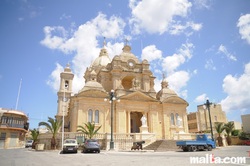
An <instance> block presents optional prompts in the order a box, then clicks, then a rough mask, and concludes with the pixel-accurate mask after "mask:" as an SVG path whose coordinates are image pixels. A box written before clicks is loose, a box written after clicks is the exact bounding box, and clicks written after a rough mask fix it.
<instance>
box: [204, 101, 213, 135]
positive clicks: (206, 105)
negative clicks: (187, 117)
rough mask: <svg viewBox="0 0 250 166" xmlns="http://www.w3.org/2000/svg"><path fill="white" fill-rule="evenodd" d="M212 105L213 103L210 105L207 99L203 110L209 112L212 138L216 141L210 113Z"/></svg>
mask: <svg viewBox="0 0 250 166" xmlns="http://www.w3.org/2000/svg"><path fill="white" fill-rule="evenodd" d="M211 104H213V103H210V102H209V99H207V101H206V103H205V104H204V105H203V108H204V109H207V110H208V116H209V123H210V130H211V137H212V140H214V134H213V126H212V120H211V113H210V105H211Z"/></svg>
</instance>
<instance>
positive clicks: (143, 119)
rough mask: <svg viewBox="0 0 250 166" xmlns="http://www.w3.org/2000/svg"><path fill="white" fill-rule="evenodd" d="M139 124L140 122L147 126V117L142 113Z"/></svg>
mask: <svg viewBox="0 0 250 166" xmlns="http://www.w3.org/2000/svg"><path fill="white" fill-rule="evenodd" d="M141 124H142V127H146V126H148V125H147V118H146V116H145V115H143V116H142V117H141Z"/></svg>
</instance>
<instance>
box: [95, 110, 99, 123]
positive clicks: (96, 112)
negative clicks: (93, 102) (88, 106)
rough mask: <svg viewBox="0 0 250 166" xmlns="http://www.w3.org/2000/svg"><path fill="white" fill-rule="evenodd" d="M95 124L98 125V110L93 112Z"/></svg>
mask: <svg viewBox="0 0 250 166" xmlns="http://www.w3.org/2000/svg"><path fill="white" fill-rule="evenodd" d="M95 123H99V110H96V111H95Z"/></svg>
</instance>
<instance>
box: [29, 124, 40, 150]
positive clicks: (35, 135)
mask: <svg viewBox="0 0 250 166" xmlns="http://www.w3.org/2000/svg"><path fill="white" fill-rule="evenodd" d="M30 132H31V137H32V140H33V143H32V149H35V147H36V144H37V143H38V136H39V131H38V130H36V129H33V130H30Z"/></svg>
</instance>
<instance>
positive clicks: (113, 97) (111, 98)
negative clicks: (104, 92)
mask: <svg viewBox="0 0 250 166" xmlns="http://www.w3.org/2000/svg"><path fill="white" fill-rule="evenodd" d="M116 100H117V102H120V99H117V97H116V96H115V91H114V90H113V89H112V90H111V91H110V93H109V103H110V106H111V107H110V110H111V139H110V150H114V139H113V132H114V131H113V128H114V126H113V123H114V122H113V121H114V120H113V118H114V115H113V112H114V101H116ZM104 101H108V99H107V98H105V99H104Z"/></svg>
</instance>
